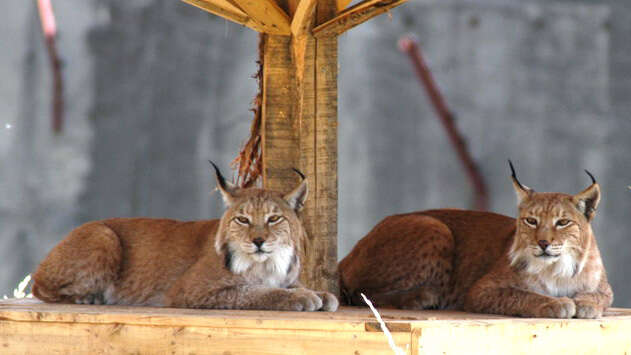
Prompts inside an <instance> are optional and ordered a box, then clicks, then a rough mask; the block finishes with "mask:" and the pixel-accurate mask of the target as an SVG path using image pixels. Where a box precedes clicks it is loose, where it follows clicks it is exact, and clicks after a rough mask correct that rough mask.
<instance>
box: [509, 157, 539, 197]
mask: <svg viewBox="0 0 631 355" xmlns="http://www.w3.org/2000/svg"><path fill="white" fill-rule="evenodd" d="M508 165H509V166H510V171H511V179H512V180H513V188H514V189H515V194H517V203H518V204H520V203H521V202H522V201H523V200H524V199H525V198H527V197H529V196H530V195H532V193H533V192H535V191H534V190H533V189H531V188H529V187H528V186H525V185H522V184H521V183H520V182H519V180H517V175H516V174H515V168H514V167H513V162H512V161H510V159H509V160H508Z"/></svg>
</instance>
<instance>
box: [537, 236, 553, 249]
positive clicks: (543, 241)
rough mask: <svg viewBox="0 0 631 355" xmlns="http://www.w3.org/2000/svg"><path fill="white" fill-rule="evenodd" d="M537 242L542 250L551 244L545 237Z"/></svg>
mask: <svg viewBox="0 0 631 355" xmlns="http://www.w3.org/2000/svg"><path fill="white" fill-rule="evenodd" d="M537 244H539V246H540V247H541V250H543V251H545V250H546V248H547V247H548V245H550V242H548V241H547V240H545V239H542V240H540V241H538V242H537Z"/></svg>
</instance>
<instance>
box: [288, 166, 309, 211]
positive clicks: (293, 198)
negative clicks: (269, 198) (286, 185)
mask: <svg viewBox="0 0 631 355" xmlns="http://www.w3.org/2000/svg"><path fill="white" fill-rule="evenodd" d="M294 171H295V172H296V173H297V174H298V175H300V177H301V178H302V182H301V183H300V185H298V187H296V188H295V189H294V190H293V191H292V192H290V193H288V194H287V195H285V196H283V198H284V199H285V201H287V203H288V204H289V206H290V207H291V208H293V209H294V210H296V211H300V210H302V207H303V206H304V205H305V201H307V195H308V194H309V186H308V183H307V179H306V178H305V176H304V174H303V173H301V172H300V170H298V169H295V168H294Z"/></svg>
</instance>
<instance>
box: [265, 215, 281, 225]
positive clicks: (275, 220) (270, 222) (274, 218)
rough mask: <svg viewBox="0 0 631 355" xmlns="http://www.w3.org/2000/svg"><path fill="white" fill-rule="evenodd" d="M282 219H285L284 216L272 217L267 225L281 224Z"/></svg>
mask: <svg viewBox="0 0 631 355" xmlns="http://www.w3.org/2000/svg"><path fill="white" fill-rule="evenodd" d="M282 218H283V217H282V216H279V215H274V216H270V217H269V218H268V219H267V223H269V224H274V223H277V222H279V221H280V220H281V219H282Z"/></svg>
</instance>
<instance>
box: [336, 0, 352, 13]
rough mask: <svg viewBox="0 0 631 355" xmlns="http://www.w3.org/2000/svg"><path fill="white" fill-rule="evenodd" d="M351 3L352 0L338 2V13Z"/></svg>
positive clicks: (338, 0) (339, 0)
mask: <svg viewBox="0 0 631 355" xmlns="http://www.w3.org/2000/svg"><path fill="white" fill-rule="evenodd" d="M350 3H351V0H337V11H342V10H344V9H345V8H346V6H348V4H350Z"/></svg>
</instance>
